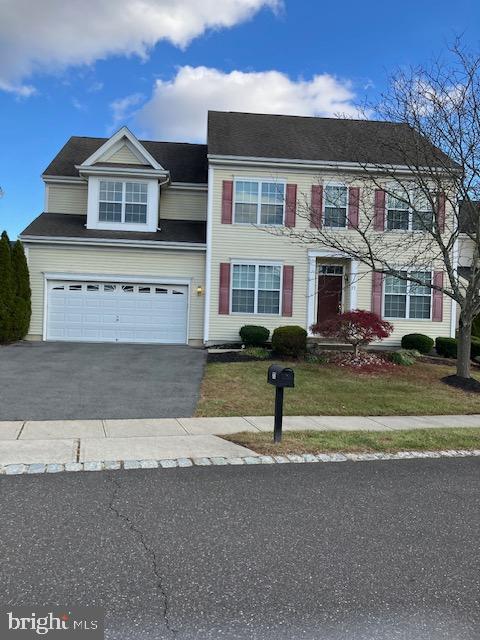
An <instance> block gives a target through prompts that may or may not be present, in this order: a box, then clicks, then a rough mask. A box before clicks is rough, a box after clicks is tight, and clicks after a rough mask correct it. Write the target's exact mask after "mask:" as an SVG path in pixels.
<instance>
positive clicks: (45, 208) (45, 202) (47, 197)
mask: <svg viewBox="0 0 480 640" xmlns="http://www.w3.org/2000/svg"><path fill="white" fill-rule="evenodd" d="M49 196H50V194H49V189H48V183H47V184H45V193H44V198H43V210H44V211H48V210H49V204H48V200H49Z"/></svg>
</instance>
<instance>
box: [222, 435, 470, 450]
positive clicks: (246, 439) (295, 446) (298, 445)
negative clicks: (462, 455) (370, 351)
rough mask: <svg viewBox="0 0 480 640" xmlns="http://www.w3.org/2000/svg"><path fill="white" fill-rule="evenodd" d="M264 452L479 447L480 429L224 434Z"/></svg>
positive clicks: (225, 437) (227, 438)
mask: <svg viewBox="0 0 480 640" xmlns="http://www.w3.org/2000/svg"><path fill="white" fill-rule="evenodd" d="M223 438H224V439H225V440H230V441H231V442H235V443H237V444H241V445H242V446H244V447H248V448H249V449H252V450H253V451H256V452H257V453H261V454H264V455H272V454H282V453H328V452H333V451H340V452H343V453H368V452H373V453H374V452H383V453H393V452H396V451H442V450H445V449H480V429H477V428H472V429H412V430H407V431H285V432H284V434H283V438H282V442H281V443H280V444H273V442H272V434H271V433H266V432H265V433H250V432H246V431H245V432H242V433H235V434H232V435H228V436H223Z"/></svg>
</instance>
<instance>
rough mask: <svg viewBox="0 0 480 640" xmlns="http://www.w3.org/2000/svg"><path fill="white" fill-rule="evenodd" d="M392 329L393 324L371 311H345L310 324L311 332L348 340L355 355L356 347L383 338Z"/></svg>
mask: <svg viewBox="0 0 480 640" xmlns="http://www.w3.org/2000/svg"><path fill="white" fill-rule="evenodd" d="M392 331H393V325H392V324H390V322H387V321H386V320H382V319H381V318H380V316H378V315H377V314H376V313H372V312H371V311H361V310H360V309H357V310H356V311H346V312H345V313H341V314H339V315H338V316H335V317H334V318H331V319H330V320H326V321H325V322H321V323H317V324H314V325H313V326H312V332H313V333H316V334H318V335H321V336H324V337H327V338H338V339H339V340H343V341H344V342H348V343H349V344H351V345H352V347H353V353H354V354H355V355H357V353H358V347H360V346H365V345H367V344H370V342H373V341H374V340H383V339H384V338H388V336H389V335H390V334H391V333H392Z"/></svg>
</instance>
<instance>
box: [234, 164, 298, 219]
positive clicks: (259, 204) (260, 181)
mask: <svg viewBox="0 0 480 640" xmlns="http://www.w3.org/2000/svg"><path fill="white" fill-rule="evenodd" d="M237 182H256V183H257V184H258V191H257V219H256V221H255V222H237V221H236V220H235V217H236V208H237V202H236V197H235V196H236V193H237ZM264 183H265V184H281V185H283V187H284V190H283V202H282V208H283V211H282V222H281V223H280V224H268V223H265V222H262V221H261V220H262V184H264ZM286 198H287V181H286V180H285V179H281V180H273V179H271V178H265V177H264V178H258V177H256V178H255V177H249V176H237V177H234V178H233V194H232V224H235V225H239V226H249V227H250V226H252V224H253V225H255V226H256V227H283V226H284V225H285V209H286ZM240 204H243V203H240Z"/></svg>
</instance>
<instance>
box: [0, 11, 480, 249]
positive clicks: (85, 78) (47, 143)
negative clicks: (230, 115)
mask: <svg viewBox="0 0 480 640" xmlns="http://www.w3.org/2000/svg"><path fill="white" fill-rule="evenodd" d="M37 4H38V5H40V4H41V5H42V7H41V8H39V7H38V6H37ZM138 7H139V3H138V1H137V0H102V2H101V3H100V2H98V1H97V0H90V1H89V0H69V2H68V3H65V2H64V1H63V0H44V1H43V2H42V3H32V2H31V0H4V1H3V2H2V4H1V5H0V114H1V118H0V134H1V141H2V145H1V151H0V186H1V187H2V188H3V190H4V196H3V198H1V199H0V230H1V229H2V228H6V229H7V231H8V232H9V233H10V235H11V237H15V235H16V234H17V233H19V232H20V231H21V230H22V229H23V228H24V227H25V226H26V225H27V224H28V223H29V222H30V221H31V220H32V219H33V218H34V217H36V216H37V215H38V214H39V213H40V212H41V211H42V210H43V183H42V181H41V179H40V174H41V173H42V171H43V169H44V168H45V167H46V166H47V164H48V163H49V161H50V160H51V159H52V158H53V156H54V155H55V154H56V153H57V151H58V150H59V149H60V148H61V146H62V145H63V144H64V143H65V142H66V140H67V139H68V137H69V136H70V135H87V136H88V135H91V136H106V135H109V134H111V133H112V132H113V131H114V130H115V129H117V128H119V127H120V126H121V125H123V124H127V125H128V126H129V127H130V128H131V129H132V130H133V131H134V133H136V134H137V135H139V136H141V137H146V138H151V139H163V140H189V141H204V137H205V117H206V111H207V109H208V108H214V109H215V108H216V109H231V110H242V111H258V112H265V111H270V112H283V113H293V114H300V115H307V114H308V115H327V116H334V115H336V114H338V113H340V112H341V113H347V114H350V115H355V114H356V113H357V109H356V106H355V105H356V104H358V103H359V102H362V101H363V100H364V99H365V98H368V99H369V100H373V101H374V100H375V98H376V97H377V96H378V95H379V93H380V92H381V91H382V90H384V89H385V87H386V83H387V78H388V75H389V74H390V73H391V72H392V71H394V70H395V69H396V68H398V67H402V66H406V65H415V64H422V63H425V62H428V60H429V59H431V57H432V56H433V55H437V54H439V53H441V52H442V51H445V46H446V43H447V42H448V41H451V40H452V39H453V37H454V36H455V35H459V34H462V35H463V38H464V41H465V42H466V43H467V44H468V45H469V46H470V47H471V48H473V49H478V46H479V36H480V27H479V25H480V20H479V19H480V3H479V2H478V0H457V1H456V2H455V3H452V2H451V1H448V0H416V1H414V0H404V1H403V2H401V3H386V2H384V1H383V2H382V1H380V0H365V1H364V2H358V1H354V0H343V2H336V3H332V2H324V1H323V0H315V1H314V0H311V1H308V0H284V1H283V2H282V1H281V0H222V2H221V3H220V2H218V0H203V1H202V2H201V3H200V2H198V0H195V1H194V0H168V1H167V0H144V2H143V3H142V7H143V9H142V11H139V10H138Z"/></svg>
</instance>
